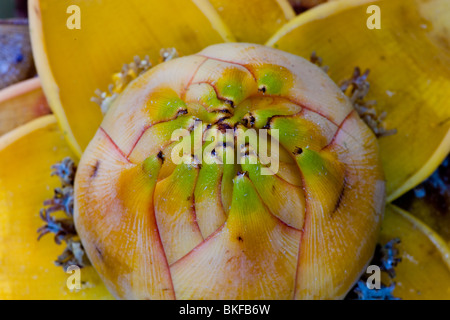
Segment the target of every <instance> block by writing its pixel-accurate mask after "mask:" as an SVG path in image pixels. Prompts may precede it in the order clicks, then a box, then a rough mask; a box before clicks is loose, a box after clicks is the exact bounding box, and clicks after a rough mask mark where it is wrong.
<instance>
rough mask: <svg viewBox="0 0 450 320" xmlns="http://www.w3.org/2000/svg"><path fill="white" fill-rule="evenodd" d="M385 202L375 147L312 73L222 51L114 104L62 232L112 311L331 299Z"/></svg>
mask: <svg viewBox="0 0 450 320" xmlns="http://www.w3.org/2000/svg"><path fill="white" fill-rule="evenodd" d="M213 129H216V132H218V133H223V135H222V136H220V138H217V136H216V138H215V139H212V138H211V137H210V135H209V133H210V132H211V130H213ZM177 130H178V131H177ZM250 131H252V132H255V133H256V135H257V136H258V139H255V140H253V142H252V141H250V140H251V138H248V139H246V138H245V136H246V134H247V133H249V132H250ZM174 132H180V133H181V134H180V135H179V136H178V138H179V139H174ZM263 132H265V133H266V134H262V133H263ZM198 133H200V137H201V139H200V143H196V141H197V139H196V138H195V136H196V134H198ZM248 136H249V134H248ZM186 141H192V143H191V144H190V147H189V149H187V148H182V147H181V146H185V142H186ZM265 147H267V149H268V151H269V152H268V153H265V152H263V150H264V149H265ZM276 150H278V151H276ZM199 151H200V152H199ZM268 154H270V156H268ZM200 155H201V156H200ZM178 158H179V159H181V160H182V161H181V162H180V161H176V159H178ZM384 194H385V186H384V179H383V174H382V171H381V166H380V164H379V157H378V147H377V141H376V138H375V135H374V134H373V132H372V131H371V130H370V129H369V128H368V126H367V125H366V124H365V123H364V122H363V121H362V120H361V119H360V118H359V116H358V113H357V111H356V110H354V108H353V106H352V104H351V102H350V101H349V99H348V98H347V97H346V96H345V95H344V93H343V92H342V91H341V90H340V89H339V88H338V87H337V86H336V84H335V83H334V82H333V81H332V80H331V79H329V78H328V76H327V75H326V73H325V72H323V70H322V69H320V68H319V67H317V66H315V65H313V64H311V63H310V62H308V61H306V60H304V59H302V58H300V57H298V56H294V55H291V54H288V53H285V52H282V51H279V50H276V49H272V48H268V47H264V46H259V45H252V44H244V43H241V44H235V43H229V44H220V45H214V46H211V47H208V48H206V49H204V50H203V51H201V52H200V53H198V54H195V55H192V56H186V57H182V58H176V59H173V60H170V61H168V62H164V63H162V64H160V65H158V66H156V67H154V68H152V69H150V70H149V71H147V72H145V73H144V74H142V75H141V76H139V77H138V78H137V79H135V80H134V81H132V82H131V83H130V84H129V85H128V86H127V87H126V88H125V90H124V91H123V92H122V93H121V94H119V95H118V96H117V97H116V98H115V99H114V101H112V103H111V105H110V108H109V111H108V112H107V113H106V115H105V118H104V120H103V123H102V124H101V126H100V128H99V130H98V131H97V133H96V135H95V137H94V138H93V140H92V141H91V143H90V144H89V146H88V148H87V149H86V151H85V153H84V154H83V157H82V159H81V161H80V163H79V168H78V171H77V175H76V180H75V223H76V227H77V230H78V233H79V235H80V238H81V240H82V242H83V245H84V247H85V249H86V252H87V254H88V256H89V258H90V260H91V262H92V263H93V265H94V266H95V268H96V269H97V271H98V272H99V274H100V276H101V277H102V279H103V280H104V282H105V284H106V285H107V287H108V288H109V290H110V291H111V292H112V293H113V294H114V295H115V296H116V297H119V298H148V299H174V298H178V299H200V298H201V299H224V298H225V299H292V298H294V299H302V298H340V297H343V296H345V294H346V293H347V292H348V290H349V289H350V288H351V287H352V286H353V285H354V283H355V282H356V281H357V280H358V279H359V277H360V275H361V273H362V272H363V271H364V268H365V266H366V265H367V264H368V262H369V261H370V260H371V258H372V255H373V252H374V248H375V243H376V239H377V234H378V231H379V227H380V223H381V219H382V213H383V208H384V205H385V202H384Z"/></svg>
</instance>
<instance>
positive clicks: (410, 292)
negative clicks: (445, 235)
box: [379, 205, 450, 299]
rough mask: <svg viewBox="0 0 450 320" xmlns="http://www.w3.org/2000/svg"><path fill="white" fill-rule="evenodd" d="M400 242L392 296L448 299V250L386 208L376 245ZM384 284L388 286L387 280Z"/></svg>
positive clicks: (418, 226) (429, 232) (424, 230)
mask: <svg viewBox="0 0 450 320" xmlns="http://www.w3.org/2000/svg"><path fill="white" fill-rule="evenodd" d="M393 238H399V239H400V240H401V243H400V244H399V245H398V246H397V247H398V249H399V257H401V258H402V261H401V262H400V263H399V264H398V266H397V267H396V268H395V272H396V276H395V278H394V282H395V283H396V286H395V289H394V293H393V294H394V296H396V297H400V298H402V299H450V250H449V249H448V246H447V245H446V244H445V242H444V240H442V239H441V238H440V237H439V236H438V235H437V234H436V233H435V232H433V231H432V230H431V229H430V228H428V227H427V226H426V225H425V224H423V223H422V222H420V221H419V220H417V219H416V218H414V217H412V216H411V215H410V214H409V213H407V212H405V211H403V210H401V209H400V208H398V207H396V206H393V205H388V206H387V207H386V213H385V218H384V221H383V225H382V227H381V235H380V238H379V242H380V243H381V244H385V243H387V242H388V241H390V240H392V239H393ZM383 283H385V284H389V280H388V279H383Z"/></svg>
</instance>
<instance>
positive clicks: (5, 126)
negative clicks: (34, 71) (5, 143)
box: [0, 78, 50, 135]
mask: <svg viewBox="0 0 450 320" xmlns="http://www.w3.org/2000/svg"><path fill="white" fill-rule="evenodd" d="M49 113H50V109H49V107H48V105H47V100H46V99H45V96H44V93H43V92H42V89H41V82H40V81H39V79H38V78H34V79H30V80H26V81H23V82H20V83H17V84H15V85H12V86H10V87H8V88H5V89H3V90H1V91H0V135H2V134H5V133H6V132H8V131H10V130H12V129H14V128H16V127H18V126H20V125H22V124H25V123H26V122H28V121H30V120H33V119H35V118H37V117H40V116H42V115H45V114H49Z"/></svg>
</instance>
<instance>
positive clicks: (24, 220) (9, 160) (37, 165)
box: [0, 115, 111, 300]
mask: <svg viewBox="0 0 450 320" xmlns="http://www.w3.org/2000/svg"><path fill="white" fill-rule="evenodd" d="M0 154H1V156H0V212H1V215H0V243H1V246H0V266H1V272H0V299H2V300H3V299H103V298H110V297H111V295H110V294H109V293H108V291H107V290H106V288H105V287H104V285H103V283H102V282H101V280H100V278H99V277H98V276H97V273H96V272H95V270H94V269H93V268H92V267H87V268H85V269H82V270H81V281H82V282H84V284H83V285H82V286H84V287H85V289H82V290H81V291H80V292H78V293H77V292H70V290H69V289H68V288H67V286H66V282H67V279H68V277H69V276H70V275H69V274H65V273H64V271H63V270H62V268H61V267H57V266H55V264H54V262H53V261H54V260H55V259H56V257H57V256H58V255H60V254H61V253H62V252H63V250H64V246H63V245H61V246H58V245H56V244H55V243H54V241H53V238H52V237H51V236H47V237H44V238H42V239H41V241H39V242H38V241H37V236H38V234H37V232H36V231H37V229H38V228H39V227H41V226H42V225H43V224H44V223H43V221H42V220H41V219H40V217H39V209H40V208H41V207H42V203H43V201H44V200H45V199H47V198H49V196H50V197H51V195H52V190H53V189H54V188H55V187H57V186H58V184H59V181H58V179H57V178H55V177H53V178H52V177H50V175H49V174H50V170H49V169H50V166H51V165H52V164H54V163H55V162H58V161H61V160H62V159H63V158H64V157H67V156H70V157H73V156H74V154H73V153H72V152H71V151H70V149H69V147H68V146H67V144H66V142H65V141H64V137H63V135H62V134H61V132H60V131H59V129H58V125H57V124H56V119H55V117H54V116H52V115H49V116H45V117H41V118H39V119H36V120H33V121H32V122H30V123H28V124H26V125H24V126H21V127H19V128H17V129H16V130H14V131H11V132H10V133H8V134H6V135H4V136H2V137H1V138H0Z"/></svg>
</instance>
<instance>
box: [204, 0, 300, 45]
mask: <svg viewBox="0 0 450 320" xmlns="http://www.w3.org/2000/svg"><path fill="white" fill-rule="evenodd" d="M209 1H210V2H211V3H212V5H213V6H214V8H215V9H216V10H217V12H218V13H219V15H220V17H221V18H222V19H223V20H224V21H225V23H226V24H227V25H228V26H229V27H230V29H231V31H232V32H233V35H234V36H235V38H236V41H239V42H252V43H263V42H265V41H266V40H267V39H269V37H270V36H271V35H272V34H273V33H274V32H275V31H277V30H278V29H279V28H280V27H281V26H283V25H284V24H285V23H286V22H287V21H289V20H291V19H292V18H294V16H295V12H294V10H292V7H291V5H290V4H289V2H288V1H287V0H245V1H242V0H209Z"/></svg>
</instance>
